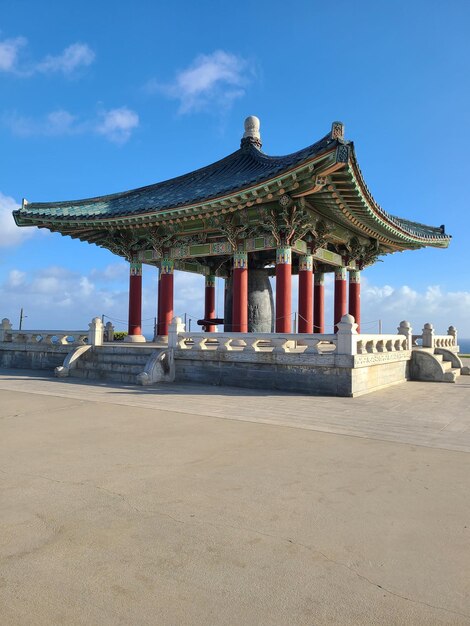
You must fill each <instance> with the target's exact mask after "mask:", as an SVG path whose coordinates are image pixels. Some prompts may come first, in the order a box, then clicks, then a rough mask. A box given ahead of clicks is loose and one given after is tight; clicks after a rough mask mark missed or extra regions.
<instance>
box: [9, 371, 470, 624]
mask: <svg viewBox="0 0 470 626" xmlns="http://www.w3.org/2000/svg"><path fill="white" fill-rule="evenodd" d="M468 381H469V379H468V378H465V377H462V378H461V379H459V380H458V381H457V383H456V384H455V385H432V384H429V383H415V382H409V383H406V384H404V385H397V386H395V387H392V388H389V389H385V390H382V391H378V392H377V393H375V394H373V395H368V396H362V397H360V398H356V399H343V398H322V397H316V398H313V397H311V396H303V395H294V394H282V395H281V394H276V393H271V392H265V393H262V392H260V391H249V390H240V389H234V388H223V387H219V388H202V387H200V386H192V385H184V384H180V385H165V386H162V387H158V388H138V387H135V386H132V387H131V386H122V385H121V386H119V385H113V384H110V383H107V384H106V385H100V384H90V383H89V382H84V381H77V380H72V379H65V380H60V381H59V380H55V379H53V378H49V377H45V376H44V373H43V372H36V373H32V372H22V371H19V370H9V371H5V370H4V371H3V372H2V374H1V375H0V459H1V462H0V469H1V472H0V475H1V478H2V483H3V490H2V506H1V507H0V524H1V534H2V538H3V539H2V547H1V548H0V558H1V564H2V584H1V585H0V602H1V605H2V624H5V625H6V626H13V625H15V626H16V625H17V624H22V625H23V624H25V625H26V624H31V625H33V624H34V626H43V625H44V626H45V625H47V626H49V625H50V624H59V623H60V624H65V625H66V626H68V625H84V624H101V625H104V626H107V625H110V626H111V625H112V626H114V625H115V624H137V625H149V626H150V625H152V626H153V625H154V624H159V626H160V625H162V626H167V625H168V626H170V625H174V624H178V625H183V626H185V625H188V626H189V625H191V626H192V625H196V626H198V625H199V624H201V625H204V626H206V625H212V624H213V625H217V626H220V625H221V626H225V625H226V626H232V625H233V624H234V623H237V624H250V625H251V624H257V625H258V624H259V625H260V626H268V625H269V626H272V625H279V626H285V625H286V624H288V625H289V626H290V625H299V626H300V625H302V626H303V625H305V624H340V625H342V624H344V625H350V624H357V625H359V624H360V625H363V624H366V625H367V624H371V625H372V624H387V625H391V626H393V625H399V624H400V625H402V624H413V625H414V624H417V625H420V624H423V625H424V624H426V625H429V624H431V625H434V624H436V625H437V624H449V625H450V624H468V623H469V622H470V600H469V595H468V584H467V581H468V580H469V579H470V557H469V543H470V540H469V532H470V531H469V529H468V525H469V524H468V520H469V518H470V502H469V499H468V492H469V486H470V478H469V476H470V415H469V413H468V406H469V400H470V384H469V382H468ZM64 599H66V601H64ZM234 616H236V617H235V622H234Z"/></svg>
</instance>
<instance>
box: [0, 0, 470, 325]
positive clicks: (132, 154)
mask: <svg viewBox="0 0 470 626" xmlns="http://www.w3.org/2000/svg"><path fill="white" fill-rule="evenodd" d="M0 9H1V10H0V93H1V98H0V135H1V142H2V143H1V145H2V150H1V156H0V318H1V317H4V316H6V317H10V318H11V319H13V321H14V322H15V320H16V319H17V317H18V313H19V308H20V307H21V306H24V308H25V312H26V314H27V315H28V318H27V320H26V323H27V324H28V325H29V327H31V328H40V327H48V328H51V327H57V328H64V327H72V326H73V327H76V328H82V327H84V326H86V323H87V322H88V320H89V319H90V318H91V317H92V316H94V315H101V314H102V313H104V314H106V315H109V316H110V317H113V318H115V319H116V320H123V321H124V320H125V319H126V318H127V269H126V266H125V264H124V263H123V262H122V261H121V260H120V259H119V258H117V257H115V256H113V255H112V254H111V253H109V252H107V251H104V250H101V249H99V248H96V247H95V246H92V245H88V244H86V243H80V242H77V241H72V240H70V239H69V238H64V237H61V236H60V235H51V234H47V233H42V232H38V231H36V230H35V229H17V228H16V227H15V226H14V224H12V220H11V217H10V211H11V209H13V208H15V206H16V205H17V204H18V203H20V202H21V198H22V197H26V198H27V199H28V200H30V201H47V200H60V199H74V198H81V197H89V196H94V195H102V194H106V193H112V192H116V191H121V190H124V189H131V188H134V187H138V186H142V185H146V184H151V183H153V182H157V181H159V180H164V179H166V178H169V177H172V176H176V175H178V174H182V173H185V172H187V171H190V170H193V169H195V168H197V167H201V166H203V165H205V164H208V163H210V162H212V161H215V160H217V159H219V158H221V157H223V156H225V155H226V154H228V153H230V152H232V151H234V150H236V149H237V148H238V146H239V141H240V138H241V135H242V133H243V120H244V118H245V117H246V116H247V115H250V114H254V115H257V116H258V117H259V118H260V119H261V133H262V139H263V149H264V150H265V151H266V152H267V153H268V154H286V153H289V152H291V151H294V150H297V149H300V148H301V147H304V146H306V145H308V144H310V143H313V142H314V141H316V140H317V139H319V138H320V137H322V136H323V135H324V134H326V133H327V132H328V130H329V128H330V125H331V122H332V121H333V120H336V119H339V120H342V121H343V122H344V123H345V125H346V137H347V138H348V139H352V140H354V142H355V146H356V151H357V154H358V159H359V163H360V166H361V168H362V170H363V173H364V176H365V180H366V182H367V184H368V186H369V188H370V189H371V191H372V193H373V195H374V197H375V198H376V200H377V201H378V202H379V203H380V204H381V205H382V207H383V208H384V209H386V210H387V211H389V212H391V213H393V214H396V215H399V216H401V217H405V218H408V219H411V220H415V221H418V222H424V223H427V224H432V225H440V224H442V223H445V225H446V230H447V232H449V233H451V234H452V235H453V241H452V243H451V246H450V248H449V249H448V250H444V251H443V250H433V249H427V250H421V251H417V252H405V253H402V254H395V255H392V256H389V257H384V258H383V262H382V263H378V264H376V265H375V266H374V267H372V268H369V269H367V270H366V271H365V272H364V273H363V278H364V286H363V304H362V311H363V312H362V317H363V320H364V324H363V328H364V331H366V330H368V329H370V330H371V331H372V330H374V329H375V325H376V320H378V319H382V320H383V323H384V329H385V330H388V331H390V332H393V331H394V330H395V327H396V325H397V324H398V322H399V321H400V320H401V319H409V320H410V321H411V322H412V325H413V327H414V328H415V329H416V331H419V330H420V329H421V328H422V325H423V323H424V322H426V321H431V322H433V323H434V324H435V326H436V328H437V330H438V331H439V332H443V331H445V330H446V328H447V326H448V325H449V324H454V325H456V326H457V327H458V329H459V331H460V334H461V336H463V337H464V336H467V337H470V315H469V311H470V277H469V275H470V274H469V271H468V246H469V241H470V240H469V232H470V212H469V207H468V204H469V203H468V193H467V185H466V183H467V176H468V165H469V157H468V148H467V146H468V143H469V139H470V137H469V124H468V111H469V92H470V86H469V78H468V76H469V72H468V67H469V61H470V54H469V52H470V41H469V37H468V30H469V27H470V5H469V4H468V2H465V1H463V0H462V1H450V2H446V3H442V2H432V1H431V2H430V1H426V2H421V1H413V2H403V1H396V2H392V1H390V2H380V1H379V2H377V1H375V2H365V1H358V2H342V1H338V2H335V3H331V4H330V5H327V3H324V2H316V1H314V0H310V1H307V0H305V1H298V0H297V1H296V0H293V1H291V2H289V3H285V2H279V1H276V0H274V1H272V0H271V1H270V2H265V1H257V2H237V3H234V2H233V3H228V2H215V1H211V2H204V1H203V2H197V3H195V2H189V1H185V2H173V3H166V2H165V3H164V2H135V3H133V4H131V3H129V2H119V1H118V2H116V1H114V2H107V1H106V0H102V1H101V2H99V3H92V2H89V1H82V2H80V3H69V2H63V1H62V2H56V1H53V0H48V2H47V10H45V5H44V3H40V2H34V1H32V0H31V1H25V0H15V1H8V0H0ZM202 285H203V283H202V280H201V278H200V277H193V276H191V275H180V274H178V275H177V276H176V300H175V312H176V313H178V314H182V313H184V312H187V313H191V314H192V315H194V316H195V317H198V316H201V314H202V307H203V305H202V301H203V286H202ZM219 287H220V285H219ZM155 290H156V270H155V269H154V268H145V273H144V315H143V316H144V319H145V320H146V321H145V325H146V329H145V330H146V332H150V331H151V325H152V318H153V316H154V314H155V299H156V294H155ZM219 291H221V290H220V289H219ZM294 297H295V294H294ZM327 297H328V298H329V301H328V302H327V326H328V323H329V322H330V321H331V320H330V319H329V318H328V316H329V317H331V299H332V292H331V286H329V289H328V294H327ZM221 307H222V304H221V301H220V297H219V313H221V312H222V310H221ZM293 308H294V309H295V308H296V304H295V301H294V307H293ZM117 326H120V327H125V323H123V322H117Z"/></svg>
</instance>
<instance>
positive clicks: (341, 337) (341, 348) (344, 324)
mask: <svg viewBox="0 0 470 626" xmlns="http://www.w3.org/2000/svg"><path fill="white" fill-rule="evenodd" d="M337 326H338V331H337V333H336V346H337V347H336V354H350V355H354V354H357V341H356V337H357V334H358V333H357V324H356V322H355V321H354V317H353V316H352V315H349V314H346V315H343V317H342V318H341V321H340V322H338V324H337Z"/></svg>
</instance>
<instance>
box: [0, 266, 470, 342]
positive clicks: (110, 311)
mask: <svg viewBox="0 0 470 626" xmlns="http://www.w3.org/2000/svg"><path fill="white" fill-rule="evenodd" d="M77 267H79V264H77ZM128 276H129V275H128V264H127V263H125V262H124V261H122V260H120V259H118V260H117V262H116V263H112V264H109V265H107V266H105V267H103V268H96V269H93V270H91V271H90V272H88V273H80V272H78V271H77V272H74V271H71V270H68V269H65V268H63V267H60V266H53V267H48V268H43V269H38V270H34V271H29V272H27V273H26V272H24V271H23V270H22V269H21V268H17V269H14V270H12V271H10V273H9V275H8V276H7V278H6V280H5V281H4V283H3V285H2V284H0V303H1V307H2V308H1V310H0V319H1V318H3V317H9V318H10V319H13V320H16V319H17V318H18V314H19V310H20V308H21V307H24V308H25V313H26V315H28V320H27V327H28V328H33V329H34V328H36V329H40V328H44V329H47V328H70V329H72V328H75V329H80V328H87V324H88V322H89V321H90V320H91V319H92V318H93V317H95V316H97V315H98V316H100V315H102V314H105V315H106V316H107V317H106V321H107V320H108V319H109V318H111V319H112V320H113V323H114V325H115V327H116V329H119V330H124V329H126V326H127V321H126V320H127V314H128V282H129V277H128ZM273 287H275V285H274V284H273ZM223 293H224V284H223V281H222V280H220V279H218V280H217V286H216V299H217V315H218V316H220V317H223ZM333 298H334V289H333V284H332V279H331V275H329V276H328V280H327V281H326V289H325V304H326V307H325V326H326V332H332V324H333V319H332V318H333ZM156 306H157V271H156V270H155V269H154V268H152V267H149V266H144V271H143V312H142V318H143V327H144V333H145V334H147V335H151V334H152V332H153V318H154V316H155V314H156ZM296 310H297V278H296V277H294V280H293V293H292V311H293V313H294V312H295V311H296ZM469 310H470V292H468V291H460V292H458V291H447V290H446V289H444V288H443V287H442V286H441V287H438V286H435V285H430V286H428V287H423V289H421V290H419V291H418V290H415V289H412V288H410V287H408V286H406V285H402V286H399V287H392V286H390V285H383V286H377V285H371V284H369V282H368V281H367V279H366V278H363V286H362V330H363V332H365V333H368V332H370V333H376V332H378V320H379V319H380V320H381V321H382V328H383V332H384V333H393V334H395V333H396V332H397V326H398V325H399V323H400V321H401V320H404V319H406V320H408V321H410V322H411V325H412V327H413V329H414V333H415V334H419V333H420V332H421V330H422V328H423V325H424V324H425V323H426V322H431V323H433V325H434V327H435V329H436V333H437V334H445V333H446V332H447V328H448V327H449V326H450V325H451V324H452V325H454V326H456V328H457V330H458V332H459V336H460V337H461V338H466V337H467V338H470V316H469V315H468V311H469ZM174 313H175V315H179V316H181V317H184V314H185V313H187V314H188V315H189V316H190V317H191V318H192V319H191V321H192V324H191V328H192V330H195V329H196V328H197V326H196V320H197V319H200V318H202V317H203V313H204V279H203V277H202V276H198V275H196V274H189V273H183V272H175V301H174Z"/></svg>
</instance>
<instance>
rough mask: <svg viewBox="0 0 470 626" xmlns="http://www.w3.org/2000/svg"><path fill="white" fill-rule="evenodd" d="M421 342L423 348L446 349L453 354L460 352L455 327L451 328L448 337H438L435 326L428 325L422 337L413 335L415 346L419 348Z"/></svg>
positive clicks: (425, 326)
mask: <svg viewBox="0 0 470 626" xmlns="http://www.w3.org/2000/svg"><path fill="white" fill-rule="evenodd" d="M419 340H421V347H423V348H445V349H448V350H452V351H453V352H458V349H459V346H458V342H457V329H456V328H455V327H454V326H449V328H448V330H447V335H436V333H435V330H434V326H433V325H432V324H430V323H427V324H425V325H424V328H423V332H422V334H421V335H413V345H414V346H417V345H418V341H419Z"/></svg>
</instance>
